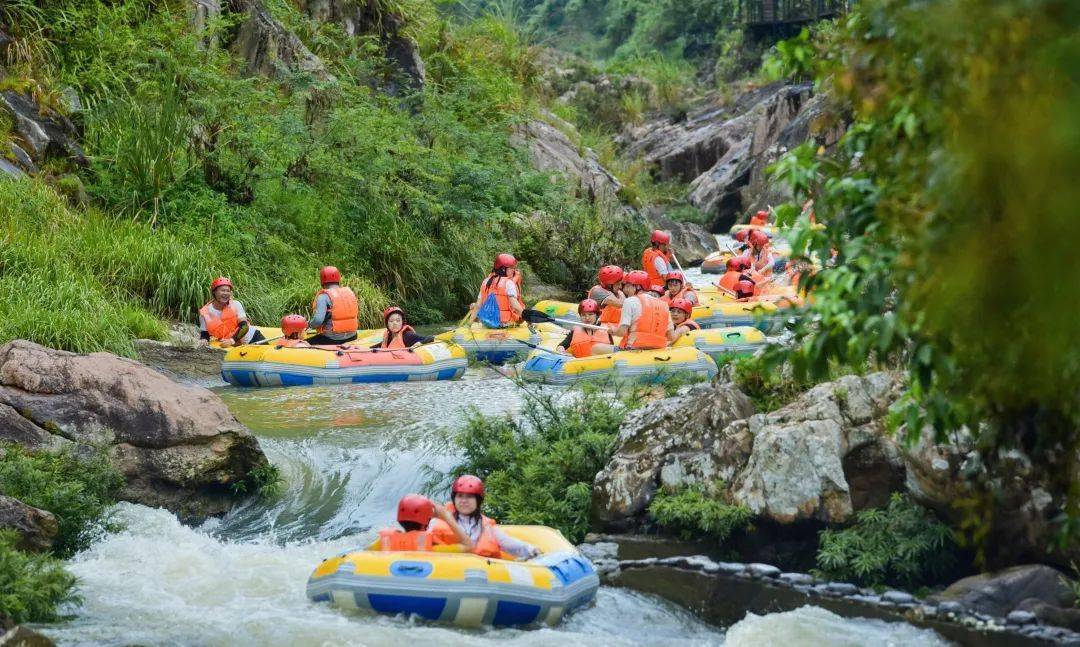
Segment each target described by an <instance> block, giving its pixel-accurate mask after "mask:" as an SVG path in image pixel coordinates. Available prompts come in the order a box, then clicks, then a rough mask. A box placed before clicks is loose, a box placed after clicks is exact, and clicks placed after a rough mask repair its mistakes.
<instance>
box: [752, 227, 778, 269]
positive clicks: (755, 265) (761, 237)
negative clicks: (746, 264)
mask: <svg viewBox="0 0 1080 647" xmlns="http://www.w3.org/2000/svg"><path fill="white" fill-rule="evenodd" d="M747 241H749V243H750V249H748V250H746V256H747V257H748V258H749V259H750V263H751V267H750V269H751V270H752V271H753V272H754V273H755V274H758V275H760V276H762V277H767V276H771V275H772V272H773V265H774V264H775V263H776V259H775V258H773V253H772V246H771V245H770V244H769V235H768V234H766V233H765V232H764V231H762V230H760V229H754V230H753V231H751V232H750V235H749V236H747Z"/></svg>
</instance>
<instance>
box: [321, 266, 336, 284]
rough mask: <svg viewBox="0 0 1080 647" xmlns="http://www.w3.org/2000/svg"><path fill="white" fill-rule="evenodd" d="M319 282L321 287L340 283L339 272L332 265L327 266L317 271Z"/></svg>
mask: <svg viewBox="0 0 1080 647" xmlns="http://www.w3.org/2000/svg"><path fill="white" fill-rule="evenodd" d="M319 282H320V283H322V284H323V285H326V284H327V283H341V272H339V271H338V268H336V267H334V266H333V265H327V266H326V267H324V268H322V269H321V270H319Z"/></svg>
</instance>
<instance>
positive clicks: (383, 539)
mask: <svg viewBox="0 0 1080 647" xmlns="http://www.w3.org/2000/svg"><path fill="white" fill-rule="evenodd" d="M434 545H435V536H434V535H433V534H432V533H431V532H428V531H427V530H410V531H408V532H406V531H404V530H391V529H389V528H384V529H382V530H380V531H379V550H431V548H432V547H433V546H434Z"/></svg>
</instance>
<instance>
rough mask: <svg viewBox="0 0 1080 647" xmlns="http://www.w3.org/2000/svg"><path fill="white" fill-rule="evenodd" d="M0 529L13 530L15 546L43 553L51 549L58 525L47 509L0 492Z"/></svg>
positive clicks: (58, 530)
mask: <svg viewBox="0 0 1080 647" xmlns="http://www.w3.org/2000/svg"><path fill="white" fill-rule="evenodd" d="M0 530H14V531H15V532H16V533H17V534H18V535H19V543H18V544H16V546H15V547H16V548H18V549H20V550H27V551H32V552H39V553H43V552H48V551H50V550H52V547H53V543H54V542H55V541H56V535H57V534H58V533H59V532H60V525H59V524H58V523H57V521H56V517H55V516H54V515H53V513H51V512H49V511H48V510H42V509H40V508H35V507H34V506H32V505H28V504H26V503H23V502H22V501H19V500H18V499H16V498H13V497H9V496H5V495H3V494H0Z"/></svg>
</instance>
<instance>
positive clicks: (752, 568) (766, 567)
mask: <svg viewBox="0 0 1080 647" xmlns="http://www.w3.org/2000/svg"><path fill="white" fill-rule="evenodd" d="M746 570H747V572H749V573H750V574H751V575H753V576H754V577H776V576H778V575H780V569H779V568H776V567H775V566H773V565H772V564H747V566H746Z"/></svg>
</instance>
